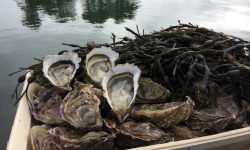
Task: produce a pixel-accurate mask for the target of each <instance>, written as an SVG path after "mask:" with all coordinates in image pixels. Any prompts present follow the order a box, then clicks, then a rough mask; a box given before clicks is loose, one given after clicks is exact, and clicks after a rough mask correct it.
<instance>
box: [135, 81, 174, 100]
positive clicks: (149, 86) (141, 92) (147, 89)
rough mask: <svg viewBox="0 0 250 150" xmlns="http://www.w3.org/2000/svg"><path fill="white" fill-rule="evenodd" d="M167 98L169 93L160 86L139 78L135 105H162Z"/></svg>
mask: <svg viewBox="0 0 250 150" xmlns="http://www.w3.org/2000/svg"><path fill="white" fill-rule="evenodd" d="M169 96H170V91H169V90H167V89H166V88H164V87H163V86H161V85H160V84H158V83H156V82H153V81H152V80H151V79H150V78H143V77H140V79H139V89H138V91H137V95H136V99H135V103H163V102H165V101H166V99H167V98H168V97H169Z"/></svg>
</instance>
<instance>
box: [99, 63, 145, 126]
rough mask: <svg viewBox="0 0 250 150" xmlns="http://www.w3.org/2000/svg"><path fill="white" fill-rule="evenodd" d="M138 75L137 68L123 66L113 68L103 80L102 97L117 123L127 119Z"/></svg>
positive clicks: (134, 94) (128, 65)
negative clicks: (115, 117)
mask: <svg viewBox="0 0 250 150" xmlns="http://www.w3.org/2000/svg"><path fill="white" fill-rule="evenodd" d="M140 74H141V70H140V69H139V68H138V67H136V66H134V65H133V64H124V65H117V66H115V67H114V68H112V69H111V70H110V71H109V72H108V73H107V74H106V75H105V76H104V78H103V81H102V87H103V90H104V93H103V96H104V97H105V98H106V99H107V101H108V103H109V106H110V107H111V109H112V111H113V112H114V113H115V115H116V116H117V118H118V121H119V122H123V121H124V120H125V119H126V118H127V116H128V115H129V113H130V111H131V109H132V107H133V105H134V102H135V97H136V93H137V89H138V86H139V84H138V80H139V77H140Z"/></svg>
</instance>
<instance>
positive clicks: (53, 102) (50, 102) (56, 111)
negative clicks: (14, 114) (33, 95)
mask: <svg viewBox="0 0 250 150" xmlns="http://www.w3.org/2000/svg"><path fill="white" fill-rule="evenodd" d="M61 103H62V98H61V97H60V96H59V95H58V94H57V93H56V91H55V90H54V89H48V90H47V91H45V92H44V93H43V94H42V95H41V96H40V97H38V98H37V99H36V100H35V101H33V102H32V106H31V113H32V115H33V116H34V118H35V119H37V120H39V121H42V122H44V123H47V124H61V123H64V122H65V121H64V120H63V119H62V117H61V115H60V105H61Z"/></svg>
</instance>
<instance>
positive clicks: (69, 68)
mask: <svg viewBox="0 0 250 150" xmlns="http://www.w3.org/2000/svg"><path fill="white" fill-rule="evenodd" d="M80 62H81V58H79V57H78V54H77V53H75V52H70V51H68V52H64V53H63V54H62V55H48V56H46V57H45V58H44V59H43V73H44V76H45V77H46V78H47V79H48V80H49V81H50V82H51V83H52V84H53V85H54V86H56V87H58V88H60V89H64V90H71V87H70V81H71V80H72V79H73V78H74V75H75V73H76V70H77V69H78V68H79V63H80Z"/></svg>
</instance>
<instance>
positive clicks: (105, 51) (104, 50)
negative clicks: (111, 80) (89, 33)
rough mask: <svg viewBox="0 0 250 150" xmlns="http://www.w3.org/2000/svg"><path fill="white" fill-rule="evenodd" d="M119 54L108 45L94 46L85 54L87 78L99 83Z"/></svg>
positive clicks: (96, 83) (113, 64)
mask: <svg viewBox="0 0 250 150" xmlns="http://www.w3.org/2000/svg"><path fill="white" fill-rule="evenodd" d="M118 58H119V54H118V53H116V52H115V51H112V49H111V48H110V47H104V46H102V47H101V48H94V49H93V50H92V51H91V52H90V53H89V54H87V56H86V70H87V75H88V78H89V79H90V81H91V82H92V83H94V84H95V85H101V83H102V80H103V77H104V76H105V74H106V73H107V72H108V71H109V70H110V69H111V68H113V67H114V66H115V61H116V59H118Z"/></svg>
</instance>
